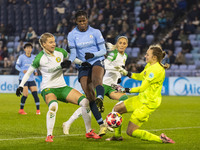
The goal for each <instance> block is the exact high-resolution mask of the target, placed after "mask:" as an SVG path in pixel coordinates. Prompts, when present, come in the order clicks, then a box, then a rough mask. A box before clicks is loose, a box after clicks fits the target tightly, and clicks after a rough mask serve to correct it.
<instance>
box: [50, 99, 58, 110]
mask: <svg viewBox="0 0 200 150" xmlns="http://www.w3.org/2000/svg"><path fill="white" fill-rule="evenodd" d="M49 111H51V112H54V113H56V112H57V111H58V102H57V101H54V100H53V101H50V102H49Z"/></svg>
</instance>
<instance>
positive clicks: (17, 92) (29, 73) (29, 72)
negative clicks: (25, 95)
mask: <svg viewBox="0 0 200 150" xmlns="http://www.w3.org/2000/svg"><path fill="white" fill-rule="evenodd" d="M34 71H35V68H34V67H33V66H30V67H29V68H28V70H27V72H26V73H25V75H24V77H23V78H22V81H21V83H20V85H19V87H18V88H17V90H16V95H17V96H20V95H21V94H22V91H23V87H24V84H25V83H26V81H27V80H28V79H29V77H30V75H31V74H32V73H33V72H34Z"/></svg>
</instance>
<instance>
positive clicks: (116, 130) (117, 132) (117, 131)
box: [114, 126, 122, 138]
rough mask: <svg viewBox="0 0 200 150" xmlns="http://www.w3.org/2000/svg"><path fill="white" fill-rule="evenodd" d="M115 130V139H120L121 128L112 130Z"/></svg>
mask: <svg viewBox="0 0 200 150" xmlns="http://www.w3.org/2000/svg"><path fill="white" fill-rule="evenodd" d="M114 130H115V137H116V138H118V137H121V136H122V131H121V130H122V126H119V127H118V128H114Z"/></svg>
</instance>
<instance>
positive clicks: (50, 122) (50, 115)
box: [46, 100, 58, 136]
mask: <svg viewBox="0 0 200 150" xmlns="http://www.w3.org/2000/svg"><path fill="white" fill-rule="evenodd" d="M57 110H58V102H57V101H56V100H52V101H50V102H49V111H48V112H47V116H46V124H47V136H48V135H53V128H54V124H55V120H56V112H57Z"/></svg>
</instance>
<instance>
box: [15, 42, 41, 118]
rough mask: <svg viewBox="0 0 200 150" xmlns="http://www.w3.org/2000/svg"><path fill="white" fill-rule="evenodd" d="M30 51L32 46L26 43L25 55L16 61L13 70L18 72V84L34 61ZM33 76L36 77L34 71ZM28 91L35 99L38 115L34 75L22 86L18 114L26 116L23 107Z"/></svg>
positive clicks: (38, 103)
mask: <svg viewBox="0 0 200 150" xmlns="http://www.w3.org/2000/svg"><path fill="white" fill-rule="evenodd" d="M32 50H33V46H32V44H31V43H26V44H25V45H24V51H25V54H22V55H20V56H19V58H18V59H17V63H16V65H15V68H16V69H17V70H18V71H19V84H20V83H21V80H22V78H23V76H24V74H25V73H26V72H27V70H28V68H29V67H30V65H31V64H32V62H33V60H34V59H35V55H32V54H31V52H32ZM35 75H37V72H36V71H35ZM28 89H30V90H31V92H32V95H33V97H34V99H35V104H36V109H37V110H36V115H40V100H39V98H38V94H37V86H36V83H35V77H34V74H31V76H30V77H29V79H28V81H27V82H26V83H25V85H24V89H23V96H22V98H21V104H20V110H19V114H22V115H26V114H27V113H26V112H25V111H24V105H25V102H26V99H27V97H28Z"/></svg>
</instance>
